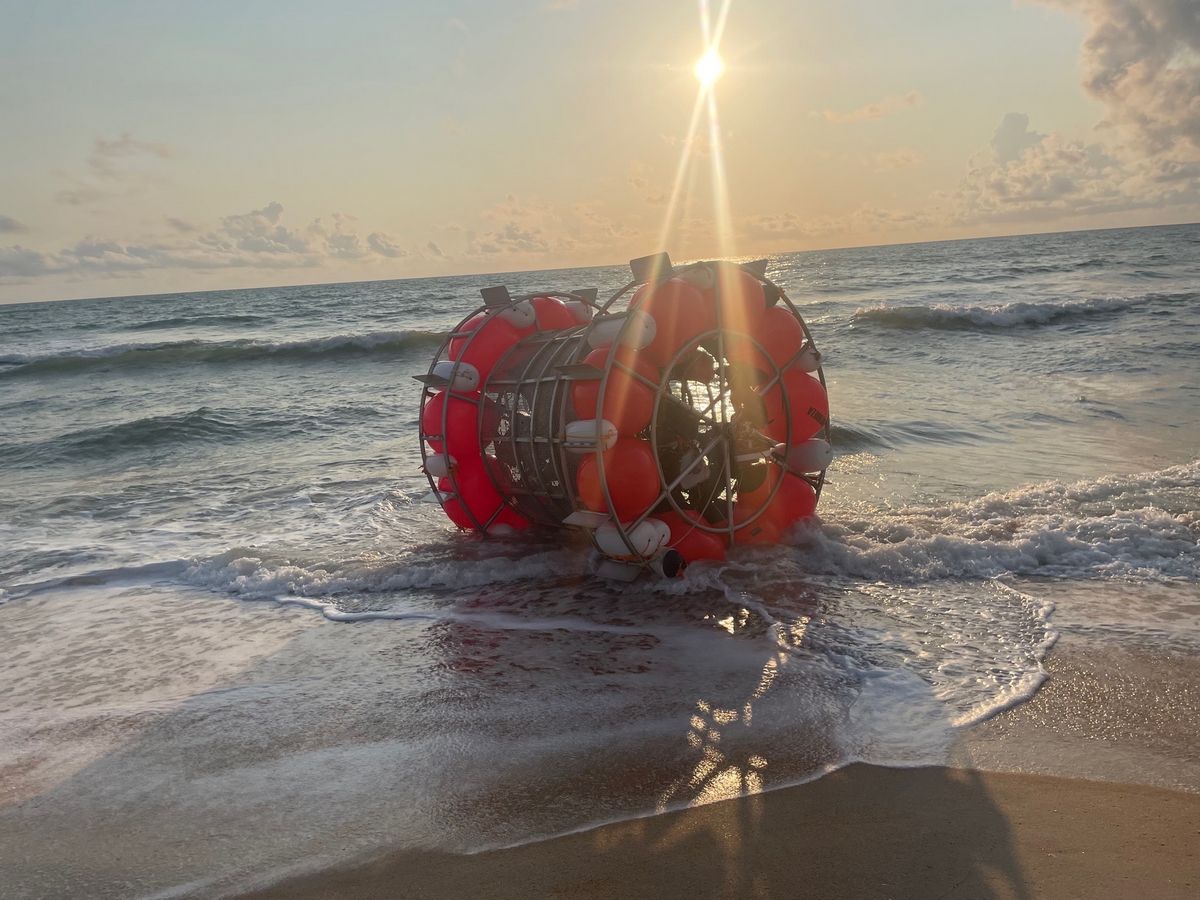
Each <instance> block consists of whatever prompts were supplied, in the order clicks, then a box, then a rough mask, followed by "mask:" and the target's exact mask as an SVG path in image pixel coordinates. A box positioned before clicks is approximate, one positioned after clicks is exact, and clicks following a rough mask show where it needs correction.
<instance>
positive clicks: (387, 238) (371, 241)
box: [367, 231, 408, 259]
mask: <svg viewBox="0 0 1200 900" xmlns="http://www.w3.org/2000/svg"><path fill="white" fill-rule="evenodd" d="M367 246H368V247H370V248H371V249H372V250H374V251H375V252H376V253H378V254H379V255H380V256H386V257H387V258H388V259H399V258H400V257H403V256H408V251H407V250H405V249H404V248H403V247H401V246H400V244H399V243H398V242H397V241H396V239H395V238H393V237H392V236H391V235H388V234H384V233H383V232H382V231H373V232H371V233H370V234H369V235H367Z"/></svg>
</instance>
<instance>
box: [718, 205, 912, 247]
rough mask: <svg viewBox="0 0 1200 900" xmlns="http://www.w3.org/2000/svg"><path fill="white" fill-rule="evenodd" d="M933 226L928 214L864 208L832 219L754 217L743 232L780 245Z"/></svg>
mask: <svg viewBox="0 0 1200 900" xmlns="http://www.w3.org/2000/svg"><path fill="white" fill-rule="evenodd" d="M932 223H933V218H932V216H931V214H930V213H928V212H925V211H914V210H897V209H884V208H881V207H875V206H860V207H859V208H858V209H854V210H851V211H850V212H847V213H844V214H841V215H832V216H829V215H826V216H800V215H797V214H795V213H790V212H787V213H776V214H771V215H760V216H752V217H750V218H749V219H746V220H745V221H744V222H743V223H742V231H743V232H744V233H745V234H746V236H748V237H751V238H754V239H757V240H764V241H776V242H777V241H781V240H790V241H799V240H807V239H812V238H829V237H836V236H839V235H848V236H855V237H858V236H861V235H865V234H886V233H890V232H896V231H904V230H908V231H911V230H913V229H916V228H922V227H925V226H928V225H930V224H932Z"/></svg>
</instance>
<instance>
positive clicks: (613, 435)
mask: <svg viewBox="0 0 1200 900" xmlns="http://www.w3.org/2000/svg"><path fill="white" fill-rule="evenodd" d="M563 436H564V438H565V440H564V441H563V446H564V447H566V448H567V449H568V450H569V451H571V452H572V453H594V452H595V451H596V448H597V445H599V446H600V448H601V449H604V450H609V449H611V448H612V446H613V444H615V443H616V442H617V438H618V437H620V433H619V432H618V431H617V426H616V425H614V424H613V423H612V422H610V421H608V419H579V420H577V421H574V422H568V423H567V426H566V428H564V429H563Z"/></svg>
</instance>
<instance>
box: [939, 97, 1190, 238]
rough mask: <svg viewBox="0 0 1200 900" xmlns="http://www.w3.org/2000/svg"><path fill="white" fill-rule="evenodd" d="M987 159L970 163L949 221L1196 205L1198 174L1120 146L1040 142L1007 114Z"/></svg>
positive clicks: (1016, 116)
mask: <svg viewBox="0 0 1200 900" xmlns="http://www.w3.org/2000/svg"><path fill="white" fill-rule="evenodd" d="M991 148H992V153H991V155H990V156H988V157H977V158H975V159H972V160H971V161H970V163H969V165H968V168H967V174H966V176H965V177H964V178H963V180H962V182H961V183H960V184H959V185H958V188H957V190H956V191H955V192H954V194H953V196H952V197H951V198H950V209H949V218H950V219H951V221H954V222H960V223H969V222H977V221H984V220H989V221H1000V222H1004V221H1010V222H1018V221H1038V220H1048V219H1054V218H1062V217H1067V216H1085V215H1098V214H1103V213H1115V212H1125V211H1130V210H1136V209H1154V208H1160V209H1165V208H1170V207H1181V206H1188V205H1193V204H1197V203H1200V166H1197V165H1189V164H1188V163H1187V162H1185V161H1181V160H1171V159H1164V158H1162V157H1159V156H1156V155H1150V156H1146V155H1142V154H1140V153H1138V152H1136V151H1131V149H1130V148H1129V147H1127V146H1123V145H1121V144H1112V143H1102V142H1099V141H1092V142H1088V141H1082V140H1073V139H1070V138H1067V137H1064V136H1063V135H1059V134H1055V133H1050V134H1040V133H1038V132H1036V131H1033V130H1031V129H1030V128H1029V118H1028V116H1026V115H1024V114H1021V113H1009V114H1008V115H1006V116H1005V117H1004V119H1003V121H1002V122H1001V123H1000V126H999V127H998V128H997V129H996V132H995V134H994V135H993V137H992V142H991Z"/></svg>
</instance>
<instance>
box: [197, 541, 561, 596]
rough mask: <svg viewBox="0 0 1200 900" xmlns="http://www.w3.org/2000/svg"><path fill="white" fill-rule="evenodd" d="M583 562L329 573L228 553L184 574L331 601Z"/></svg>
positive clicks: (262, 592) (365, 563) (352, 565)
mask: <svg viewBox="0 0 1200 900" xmlns="http://www.w3.org/2000/svg"><path fill="white" fill-rule="evenodd" d="M582 568H583V557H582V555H581V554H580V553H578V552H574V551H571V550H567V549H556V550H549V551H543V552H536V553H529V554H526V555H524V556H518V557H510V556H495V557H487V558H483V559H475V560H464V559H435V560H428V561H426V560H421V559H419V558H415V557H400V558H393V559H365V560H350V561H348V562H345V563H341V564H337V565H330V566H329V567H323V566H316V567H312V568H310V567H306V566H303V565H297V564H295V563H292V562H289V561H287V560H270V559H267V558H264V557H259V556H251V555H243V551H239V550H232V551H229V552H228V553H224V554H222V555H220V556H218V557H215V558H213V559H210V560H201V561H197V562H195V563H194V564H193V565H191V566H189V567H188V568H187V569H186V570H185V571H184V573H183V578H184V580H185V581H187V582H189V583H191V584H194V585H199V586H203V587H209V588H213V589H216V590H220V591H225V592H228V593H232V594H238V595H240V596H242V597H246V598H248V599H263V598H274V597H277V596H280V595H291V596H297V597H331V596H335V595H339V594H348V593H380V592H385V591H402V590H412V589H414V588H418V589H419V588H466V587H481V586H483V585H488V584H495V583H501V582H515V581H526V580H535V579H545V578H549V577H554V576H558V575H562V574H564V573H566V572H571V571H582Z"/></svg>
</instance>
